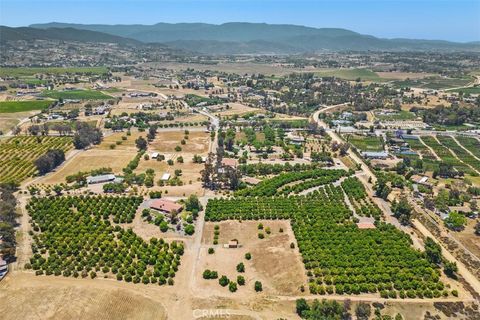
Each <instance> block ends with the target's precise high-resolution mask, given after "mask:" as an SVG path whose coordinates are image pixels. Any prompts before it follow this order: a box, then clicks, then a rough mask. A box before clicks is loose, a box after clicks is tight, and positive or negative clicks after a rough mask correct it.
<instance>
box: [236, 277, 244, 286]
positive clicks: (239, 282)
mask: <svg viewBox="0 0 480 320" xmlns="http://www.w3.org/2000/svg"><path fill="white" fill-rule="evenodd" d="M237 283H238V284H239V285H241V286H243V285H245V278H244V277H243V276H237Z"/></svg>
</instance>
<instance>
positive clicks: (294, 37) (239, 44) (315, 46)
mask: <svg viewBox="0 0 480 320" xmlns="http://www.w3.org/2000/svg"><path fill="white" fill-rule="evenodd" d="M5 28H7V27H2V29H0V39H2V40H3V38H7V39H8V38H11V39H13V38H15V37H23V38H28V39H31V38H35V37H38V38H40V39H43V38H56V39H63V40H67V39H68V38H70V40H76V41H94V42H116V43H122V44H128V45H140V44H141V43H152V42H153V43H164V44H166V45H168V46H170V47H174V48H177V49H183V50H187V51H192V52H199V53H204V54H291V53H304V52H319V51H323V50H328V51H345V50H351V51H408V50H411V51H425V50H427V51H428V50H432V51H433V50H441V51H480V42H478V41H477V42H470V43H456V42H449V41H441V40H411V39H382V38H376V37H373V36H369V35H363V34H360V33H357V32H353V31H350V30H346V29H338V28H311V27H305V26H296V25H283V24H282V25H280V24H265V23H240V22H232V23H225V24H221V25H213V24H205V23H177V24H169V23H158V24H155V25H138V24H136V25H102V24H91V25H90V24H88V25H87V24H68V23H56V22H53V23H46V24H34V25H31V26H30V28H8V29H6V30H4V29H5ZM35 30H38V31H35ZM41 31H44V32H41ZM89 32H90V33H89ZM4 33H6V35H7V36H4ZM89 39H92V40H89Z"/></svg>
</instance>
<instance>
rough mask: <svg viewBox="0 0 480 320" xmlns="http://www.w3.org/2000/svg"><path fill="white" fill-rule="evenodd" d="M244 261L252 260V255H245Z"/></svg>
mask: <svg viewBox="0 0 480 320" xmlns="http://www.w3.org/2000/svg"><path fill="white" fill-rule="evenodd" d="M245 259H247V260H250V259H252V255H251V253H250V252H247V253H245Z"/></svg>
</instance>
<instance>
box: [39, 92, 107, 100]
mask: <svg viewBox="0 0 480 320" xmlns="http://www.w3.org/2000/svg"><path fill="white" fill-rule="evenodd" d="M42 95H43V96H44V97H48V98H52V99H80V100H107V99H112V96H109V95H106V94H104V93H102V92H100V91H94V90H65V91H58V90H52V91H44V92H43V93H42Z"/></svg>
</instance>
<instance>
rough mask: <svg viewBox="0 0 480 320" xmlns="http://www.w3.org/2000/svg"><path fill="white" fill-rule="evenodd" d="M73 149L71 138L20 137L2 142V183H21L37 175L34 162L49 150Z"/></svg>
mask: <svg viewBox="0 0 480 320" xmlns="http://www.w3.org/2000/svg"><path fill="white" fill-rule="evenodd" d="M72 148H73V144H72V139H71V138H69V137H34V136H18V137H13V138H9V139H8V140H6V141H4V142H0V182H18V183H20V182H21V181H23V180H24V179H26V178H28V177H31V176H33V175H35V174H36V171H37V169H36V167H35V165H34V163H33V162H34V161H35V160H36V159H37V158H39V157H40V156H42V155H43V154H45V153H46V152H47V151H48V150H52V149H60V150H63V151H64V152H65V153H66V152H67V151H69V150H71V149H72Z"/></svg>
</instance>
